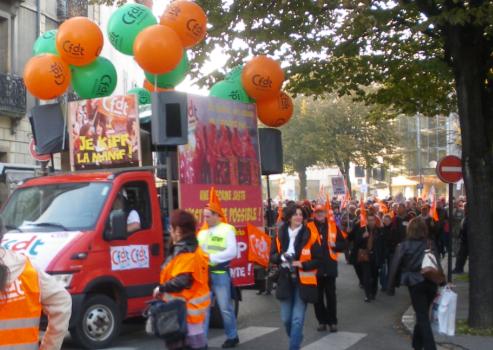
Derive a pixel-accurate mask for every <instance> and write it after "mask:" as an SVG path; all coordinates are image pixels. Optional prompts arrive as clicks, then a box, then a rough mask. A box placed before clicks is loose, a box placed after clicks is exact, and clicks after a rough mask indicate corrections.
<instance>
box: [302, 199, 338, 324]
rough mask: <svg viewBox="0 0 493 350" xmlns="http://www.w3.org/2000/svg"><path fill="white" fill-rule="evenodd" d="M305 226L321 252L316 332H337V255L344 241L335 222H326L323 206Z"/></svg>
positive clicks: (317, 207)
mask: <svg viewBox="0 0 493 350" xmlns="http://www.w3.org/2000/svg"><path fill="white" fill-rule="evenodd" d="M307 226H308V229H309V230H310V231H311V233H312V234H314V235H317V236H318V237H319V239H320V242H321V246H322V252H323V255H322V256H323V258H322V263H321V264H320V266H319V268H318V270H317V286H318V301H317V303H315V305H314V308H315V316H316V317H317V320H318V323H319V326H318V328H317V330H318V331H319V332H323V331H326V330H327V326H328V327H329V330H330V331H331V332H337V299H336V278H337V259H338V256H339V254H338V253H339V252H343V251H344V250H345V248H346V240H345V239H344V236H343V235H342V232H341V230H340V229H339V228H338V227H337V225H336V223H335V220H334V221H333V222H331V223H329V222H328V220H327V210H326V208H325V207H324V206H323V205H317V206H316V207H315V216H314V220H313V221H311V222H309V223H308V225H307ZM325 299H326V300H327V303H325Z"/></svg>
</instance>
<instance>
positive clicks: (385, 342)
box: [63, 262, 411, 350]
mask: <svg viewBox="0 0 493 350" xmlns="http://www.w3.org/2000/svg"><path fill="white" fill-rule="evenodd" d="M337 295H338V319H339V327H338V328H339V332H338V333H332V334H329V333H320V332H317V331H316V328H317V326H318V324H317V320H316V318H315V315H314V311H313V306H312V305H309V307H308V310H307V317H306V321H305V331H304V333H305V338H304V342H303V350H346V349H347V350H368V349H371V350H390V349H391V350H400V349H410V348H411V346H410V339H409V337H408V336H407V335H406V334H404V332H403V331H402V329H401V327H400V317H401V315H402V313H403V312H404V310H405V309H406V308H407V307H408V306H409V302H410V301H409V295H408V292H407V290H406V289H404V288H400V289H398V290H397V292H396V295H395V296H393V297H389V296H387V295H385V294H381V293H380V294H379V295H377V298H376V301H375V302H373V303H370V304H368V303H365V302H364V301H363V290H362V289H360V288H359V287H358V284H357V280H356V276H355V274H354V270H353V268H352V266H350V265H346V263H345V262H341V263H339V278H338V279H337ZM279 315H280V313H279V303H278V301H277V300H276V299H275V297H274V296H265V295H262V296H257V295H256V294H255V291H252V290H246V291H244V293H243V302H242V303H241V306H240V314H239V318H238V328H239V337H240V342H241V344H240V346H239V347H238V349H244V350H259V349H287V348H288V338H287V336H286V334H285V332H284V330H283V329H282V328H281V321H280V316H279ZM143 327H144V326H143V322H142V321H141V320H133V321H130V322H126V324H125V325H124V327H123V331H122V333H121V335H120V337H119V338H118V340H117V341H116V342H115V344H114V345H113V347H112V348H110V349H111V350H138V349H145V350H153V349H164V346H163V344H162V343H161V342H160V341H159V340H157V339H153V338H151V337H148V336H146V334H145V333H144V331H143ZM223 341H224V333H223V332H222V331H221V330H217V329H213V330H211V332H210V334H209V348H210V349H216V348H220V347H221V344H222V343H223ZM63 349H65V350H73V349H77V348H76V347H74V346H73V345H72V344H71V342H70V338H67V340H66V342H65V345H64V347H63Z"/></svg>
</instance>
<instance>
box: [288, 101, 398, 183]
mask: <svg viewBox="0 0 493 350" xmlns="http://www.w3.org/2000/svg"><path fill="white" fill-rule="evenodd" d="M295 106H296V110H295V115H294V117H293V118H292V120H291V121H290V122H289V123H288V124H286V125H285V126H283V127H282V129H281V130H282V133H283V149H284V161H285V165H286V166H287V169H288V170H291V171H293V170H294V171H297V172H299V171H304V170H305V169H306V168H307V167H310V166H338V167H339V169H340V170H341V172H342V173H343V174H344V175H347V171H348V169H349V164H350V163H351V162H353V163H356V164H360V165H363V166H365V167H367V168H371V167H372V166H375V165H377V164H379V162H378V161H379V159H378V158H379V157H382V158H383V160H384V163H387V165H388V164H389V162H390V161H395V158H396V155H395V154H392V153H391V151H392V149H393V148H394V147H395V144H396V142H397V140H396V137H395V132H394V129H393V128H392V127H391V126H390V124H389V122H388V121H385V120H382V119H380V120H369V119H368V115H369V113H370V109H369V107H368V106H366V105H364V104H363V103H361V102H359V103H358V102H354V101H353V100H352V98H351V97H350V96H343V97H339V96H337V95H336V94H332V95H325V96H324V98H323V99H318V100H314V99H313V98H310V97H304V96H300V97H298V98H297V99H296V101H295Z"/></svg>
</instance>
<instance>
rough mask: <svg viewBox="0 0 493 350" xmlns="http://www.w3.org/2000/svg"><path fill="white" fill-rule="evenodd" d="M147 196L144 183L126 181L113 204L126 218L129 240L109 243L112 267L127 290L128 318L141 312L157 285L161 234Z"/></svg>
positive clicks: (147, 191)
mask: <svg viewBox="0 0 493 350" xmlns="http://www.w3.org/2000/svg"><path fill="white" fill-rule="evenodd" d="M150 193H151V191H150V189H149V183H148V182H146V181H133V182H127V183H125V184H124V185H123V186H122V187H121V188H120V189H119V192H118V195H117V197H116V199H115V201H114V203H113V208H114V209H123V210H124V212H125V213H126V215H127V228H128V229H129V232H128V237H127V239H126V240H125V241H112V242H111V243H110V244H111V247H110V254H111V268H112V270H113V271H114V272H115V273H116V274H118V275H119V277H120V281H122V283H123V285H124V286H125V289H126V294H127V298H128V313H129V315H132V314H140V313H141V311H142V308H143V305H144V302H145V301H147V300H149V299H150V296H151V295H152V290H153V288H154V287H156V286H157V284H158V282H159V273H160V267H161V264H162V263H163V253H162V232H157V231H160V230H159V228H158V227H156V226H157V225H155V224H154V222H156V218H153V215H158V213H153V211H152V206H151V198H150ZM122 204H123V208H121V206H122ZM119 206H120V208H118V207H119ZM157 219H159V218H157Z"/></svg>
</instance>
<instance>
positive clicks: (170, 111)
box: [151, 91, 188, 146]
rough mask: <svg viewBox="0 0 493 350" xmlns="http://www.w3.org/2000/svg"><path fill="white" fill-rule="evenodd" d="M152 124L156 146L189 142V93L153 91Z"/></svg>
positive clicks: (153, 140)
mask: <svg viewBox="0 0 493 350" xmlns="http://www.w3.org/2000/svg"><path fill="white" fill-rule="evenodd" d="M151 125H152V126H151V134H152V144H153V145H154V146H177V145H185V144H187V143H188V118H187V94H185V93H183V92H176V91H170V92H153V93H152V116H151Z"/></svg>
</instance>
